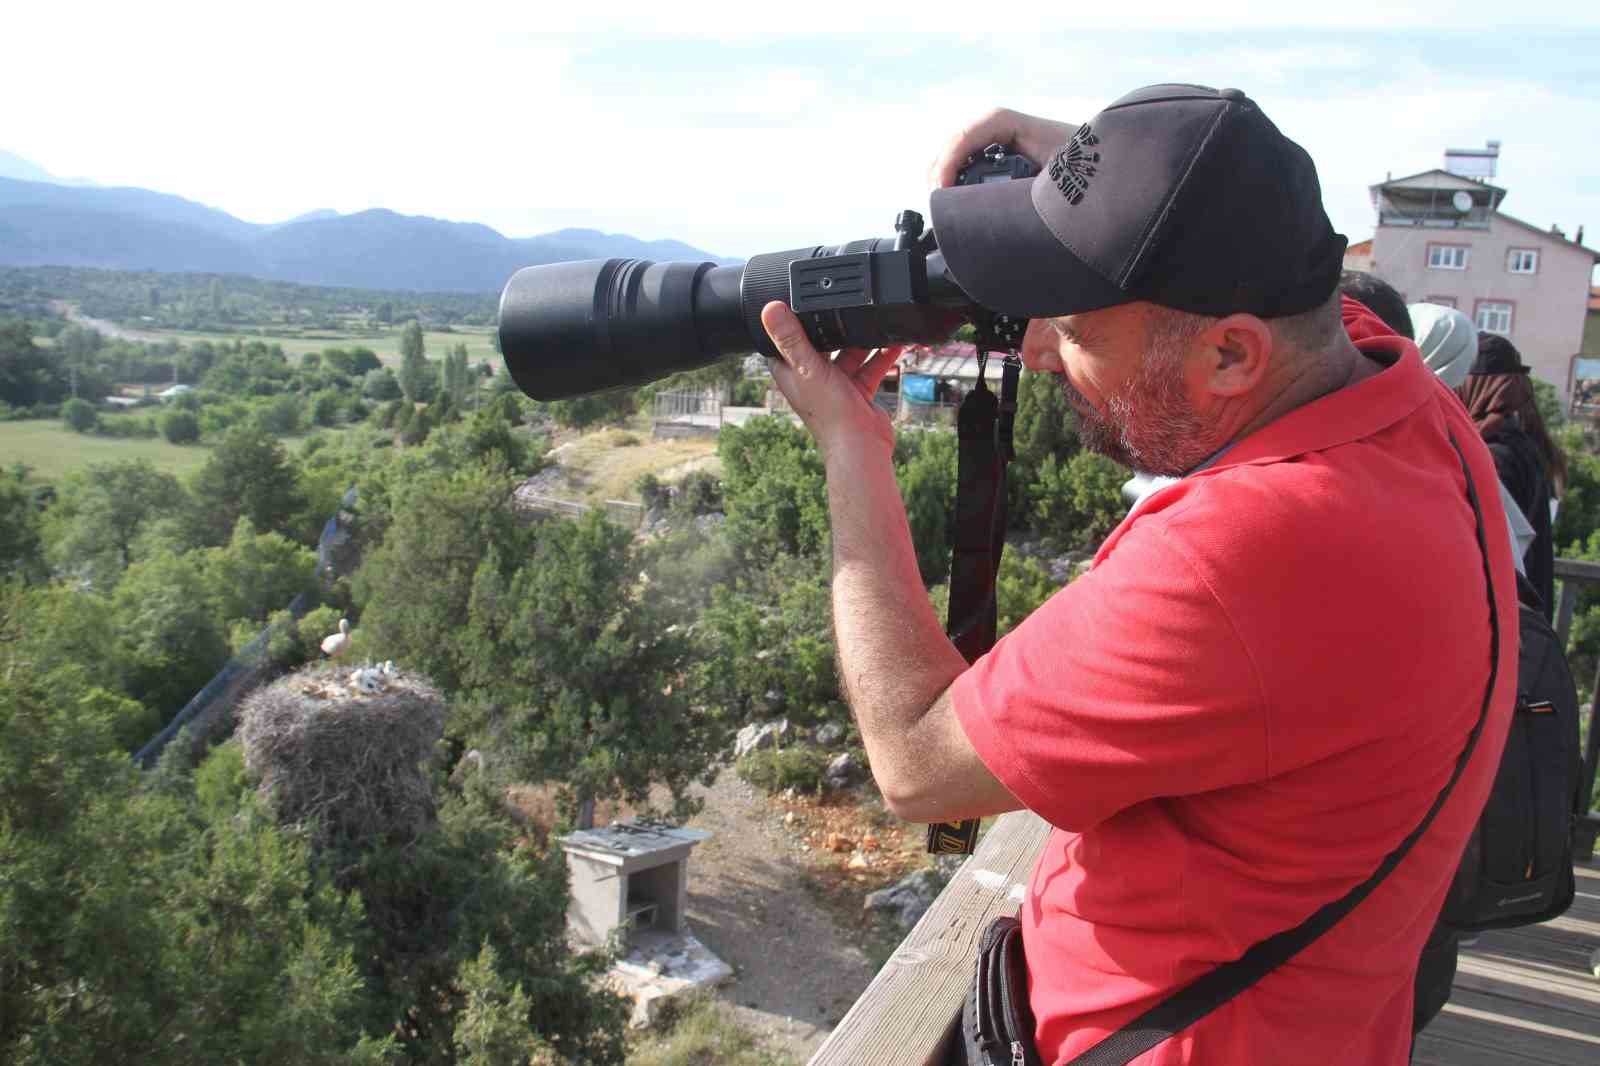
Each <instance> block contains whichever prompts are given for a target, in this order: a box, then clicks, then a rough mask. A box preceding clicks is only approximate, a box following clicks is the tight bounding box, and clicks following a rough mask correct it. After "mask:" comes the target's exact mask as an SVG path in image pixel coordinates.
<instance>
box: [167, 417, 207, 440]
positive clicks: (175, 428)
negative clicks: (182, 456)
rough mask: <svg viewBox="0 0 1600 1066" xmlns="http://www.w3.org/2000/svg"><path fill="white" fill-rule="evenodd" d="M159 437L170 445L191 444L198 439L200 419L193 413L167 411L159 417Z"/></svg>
mask: <svg viewBox="0 0 1600 1066" xmlns="http://www.w3.org/2000/svg"><path fill="white" fill-rule="evenodd" d="M161 435H162V436H163V437H165V438H167V441H168V443H171V444H193V443H194V442H195V441H197V440H199V439H200V419H199V418H197V417H195V414H194V412H193V411H168V412H167V413H166V414H164V415H162V416H161Z"/></svg>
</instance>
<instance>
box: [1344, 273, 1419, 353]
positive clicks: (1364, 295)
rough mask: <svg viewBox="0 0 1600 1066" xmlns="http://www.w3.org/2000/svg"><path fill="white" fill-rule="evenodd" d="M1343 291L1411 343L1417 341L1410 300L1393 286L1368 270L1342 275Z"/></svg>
mask: <svg viewBox="0 0 1600 1066" xmlns="http://www.w3.org/2000/svg"><path fill="white" fill-rule="evenodd" d="M1339 291H1340V292H1342V293H1344V294H1345V295H1346V296H1348V297H1350V299H1352V300H1354V301H1355V302H1356V303H1358V304H1360V305H1362V306H1363V307H1365V308H1366V309H1367V310H1368V311H1371V312H1372V313H1373V314H1375V315H1377V316H1378V317H1379V318H1381V319H1383V324H1384V325H1386V326H1388V327H1389V328H1390V329H1392V330H1394V331H1395V332H1396V333H1398V334H1399V335H1400V336H1402V337H1404V338H1405V339H1406V340H1408V341H1414V340H1416V339H1417V335H1416V334H1415V333H1413V332H1412V329H1411V314H1410V312H1409V311H1408V310H1407V308H1406V298H1405V297H1404V296H1401V295H1400V293H1399V292H1397V291H1396V290H1395V287H1394V286H1393V285H1390V284H1389V283H1388V282H1387V281H1384V280H1383V279H1382V278H1380V277H1378V275H1376V274H1369V273H1367V272H1366V271H1364V270H1346V271H1345V272H1344V273H1343V274H1340V275H1339Z"/></svg>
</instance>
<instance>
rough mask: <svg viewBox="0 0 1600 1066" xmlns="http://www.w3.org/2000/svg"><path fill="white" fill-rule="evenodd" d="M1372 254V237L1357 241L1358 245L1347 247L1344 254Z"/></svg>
mask: <svg viewBox="0 0 1600 1066" xmlns="http://www.w3.org/2000/svg"><path fill="white" fill-rule="evenodd" d="M1371 253H1372V238H1371V237H1368V238H1367V239H1366V240H1364V241H1357V242H1356V243H1354V244H1352V245H1349V246H1348V247H1346V248H1345V250H1344V254H1345V255H1370V254H1371Z"/></svg>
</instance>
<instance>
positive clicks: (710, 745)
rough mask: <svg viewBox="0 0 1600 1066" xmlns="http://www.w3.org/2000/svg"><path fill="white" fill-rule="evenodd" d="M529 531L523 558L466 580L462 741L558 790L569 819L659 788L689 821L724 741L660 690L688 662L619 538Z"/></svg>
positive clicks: (595, 529) (626, 540)
mask: <svg viewBox="0 0 1600 1066" xmlns="http://www.w3.org/2000/svg"><path fill="white" fill-rule="evenodd" d="M534 532H535V539H534V543H533V548H532V551H531V552H530V551H522V552H519V553H517V554H515V555H510V554H502V553H501V552H500V551H498V550H491V551H490V552H489V553H487V554H486V555H485V556H484V558H483V561H482V562H481V563H480V564H479V566H478V568H477V572H476V573H475V575H474V577H473V581H472V597H471V602H470V604H469V612H468V613H469V619H470V621H469V625H468V630H467V639H466V640H465V641H464V642H462V643H461V644H459V645H458V648H459V651H460V654H461V658H462V666H461V669H460V676H461V678H462V680H463V681H464V682H465V685H466V688H467V691H468V693H469V694H470V706H471V709H470V711H468V712H467V718H466V722H467V723H468V726H467V728H468V730H469V735H470V736H472V737H473V738H474V739H476V740H477V741H478V742H479V743H480V744H482V745H486V746H488V747H490V748H491V749H492V750H493V751H494V752H495V754H496V758H497V759H499V760H501V761H503V762H504V764H505V766H506V767H507V770H508V772H509V773H510V774H512V775H513V777H514V779H519V780H528V781H556V782H560V784H561V787H562V789H563V792H564V794H565V795H567V796H568V797H569V800H570V802H571V803H572V804H573V809H576V808H577V807H579V806H581V805H582V804H583V803H584V802H585V801H589V800H593V799H601V798H609V797H622V798H626V799H627V800H628V801H629V802H631V803H634V804H644V803H647V802H648V800H649V791H650V788H651V786H652V785H655V784H664V785H666V786H667V787H668V788H669V789H670V790H671V792H672V795H673V798H674V800H675V806H676V807H677V809H678V810H679V811H680V812H683V811H687V810H691V809H692V807H691V806H690V802H689V798H688V786H689V785H690V784H691V783H692V782H693V781H695V780H698V779H700V778H702V777H704V776H706V774H707V770H708V769H709V768H710V767H711V766H712V765H713V764H714V762H715V759H716V756H717V754H718V752H719V751H720V749H721V747H722V745H723V742H724V740H725V739H726V737H725V736H724V735H723V733H724V730H723V729H722V727H721V723H720V722H719V721H718V719H717V717H716V716H715V715H712V714H697V713H694V712H692V711H691V710H690V708H689V707H688V705H687V703H686V702H685V701H684V699H683V697H682V696H681V695H680V694H678V692H677V690H676V689H675V687H674V684H673V679H674V677H675V676H677V675H678V674H679V672H680V671H681V670H682V669H683V668H684V667H685V666H687V665H688V658H687V651H688V649H687V647H686V646H685V645H684V644H683V642H682V640H681V638H680V637H679V636H678V634H676V633H674V632H672V631H670V630H669V629H668V628H667V627H665V626H662V625H660V624H658V619H657V616H656V615H655V614H654V613H653V612H652V611H651V610H650V608H649V605H648V601H647V600H646V599H644V598H642V597H641V594H639V593H638V592H637V590H636V589H635V582H634V578H633V575H635V574H637V573H638V564H637V561H636V559H635V557H634V555H633V551H632V548H631V540H632V538H631V535H630V534H629V533H628V532H627V531H625V530H622V529H620V528H618V527H617V526H615V525H613V524H612V523H610V522H609V521H607V520H606V518H605V517H604V516H603V515H602V514H601V513H600V512H597V511H591V512H589V513H588V514H587V515H585V516H584V517H583V518H581V519H578V520H576V521H549V522H543V523H540V524H539V525H538V526H536V527H535V531H534Z"/></svg>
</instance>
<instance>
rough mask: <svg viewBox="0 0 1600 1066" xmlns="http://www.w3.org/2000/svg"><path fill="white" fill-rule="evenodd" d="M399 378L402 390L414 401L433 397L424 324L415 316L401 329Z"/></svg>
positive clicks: (425, 400)
mask: <svg viewBox="0 0 1600 1066" xmlns="http://www.w3.org/2000/svg"><path fill="white" fill-rule="evenodd" d="M399 378H400V388H401V390H402V391H403V392H404V393H405V395H406V399H408V400H410V401H411V402H412V403H427V402H428V400H429V399H431V398H432V390H431V388H430V387H429V386H430V384H431V382H430V381H429V380H428V379H429V374H428V357H427V354H426V350H425V348H424V346H423V340H422V325H421V323H419V322H418V321H417V320H416V319H414V318H413V319H412V320H411V321H409V322H407V323H406V324H405V325H404V326H403V327H402V328H401V330H400V374H399Z"/></svg>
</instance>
